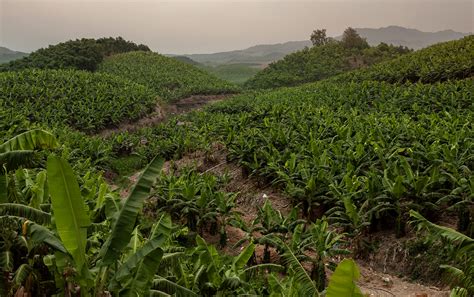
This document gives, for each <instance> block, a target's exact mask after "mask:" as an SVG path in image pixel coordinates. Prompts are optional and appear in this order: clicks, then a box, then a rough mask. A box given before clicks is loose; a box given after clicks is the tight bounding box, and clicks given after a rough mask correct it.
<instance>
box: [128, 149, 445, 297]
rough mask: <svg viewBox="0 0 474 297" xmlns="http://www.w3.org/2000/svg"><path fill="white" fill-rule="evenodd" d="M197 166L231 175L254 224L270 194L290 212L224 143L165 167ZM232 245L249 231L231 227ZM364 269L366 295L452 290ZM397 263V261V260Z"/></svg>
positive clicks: (429, 296) (241, 207)
mask: <svg viewBox="0 0 474 297" xmlns="http://www.w3.org/2000/svg"><path fill="white" fill-rule="evenodd" d="M188 166H195V167H196V168H197V170H198V171H199V172H201V173H213V174H215V175H223V174H228V175H229V177H230V181H229V183H228V184H227V185H226V187H225V189H224V190H225V191H229V192H239V193H240V194H239V197H238V200H237V206H236V209H237V210H238V211H240V212H241V213H242V214H243V216H242V219H243V220H244V221H245V222H247V223H250V222H251V221H252V220H253V219H255V217H256V216H257V207H258V206H262V205H263V203H264V202H265V199H266V197H268V199H269V200H270V201H271V203H272V205H273V206H274V207H275V208H276V209H278V210H280V211H281V212H282V213H283V214H287V213H289V211H290V210H291V205H290V204H289V199H288V197H287V196H286V195H285V194H284V193H282V192H281V191H280V190H278V189H276V188H275V187H273V186H271V185H264V184H262V183H261V181H259V180H258V179H256V178H253V177H248V176H246V175H245V174H243V173H242V169H241V167H239V166H238V165H236V164H234V163H232V162H228V161H227V160H226V150H225V148H224V147H223V146H222V145H214V146H213V150H212V153H211V154H209V153H205V152H201V151H198V152H194V153H192V154H189V155H186V156H184V157H183V158H181V159H179V160H177V161H167V162H166V163H165V165H164V168H163V170H164V171H165V172H167V173H168V172H170V171H172V170H179V169H180V168H183V167H188ZM139 175H140V172H138V173H136V174H134V175H132V176H130V178H129V180H130V184H134V183H135V182H136V181H137V179H138V176H139ZM128 191H129V190H128V189H124V190H122V192H121V196H122V197H126V196H127V195H128ZM227 233H228V240H229V242H228V244H227V247H226V248H224V249H223V250H222V251H223V252H224V253H227V254H230V255H237V254H238V253H239V252H240V249H238V248H233V245H234V244H235V243H237V242H238V241H239V240H240V239H242V238H244V237H245V232H244V231H242V230H240V229H239V228H234V227H230V226H229V227H228V228H227ZM204 237H205V239H206V241H208V242H209V243H211V244H215V245H218V243H219V235H215V236H210V235H208V234H206V236H204ZM256 253H257V258H261V257H262V254H263V247H257V249H256ZM273 257H276V258H277V257H278V256H277V254H276V253H272V258H273ZM357 262H358V266H359V269H360V272H361V279H360V280H359V282H358V284H359V286H360V288H361V290H362V291H363V292H364V294H367V296H370V297H386V296H387V297H389V296H397V297H445V296H446V297H447V296H449V291H447V290H443V289H440V288H437V287H433V286H425V285H422V284H419V283H413V282H410V281H408V280H405V279H403V278H400V277H398V276H395V275H392V274H389V273H386V272H384V271H382V270H381V269H379V268H380V267H379V265H374V263H369V262H368V261H357ZM394 264H395V265H396V263H394Z"/></svg>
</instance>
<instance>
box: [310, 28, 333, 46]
mask: <svg viewBox="0 0 474 297" xmlns="http://www.w3.org/2000/svg"><path fill="white" fill-rule="evenodd" d="M330 40H331V38H329V37H327V36H326V29H318V30H314V31H313V33H312V34H311V42H312V43H313V46H321V45H325V44H326V43H328V42H329V41H330Z"/></svg>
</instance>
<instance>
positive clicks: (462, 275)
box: [410, 210, 474, 296]
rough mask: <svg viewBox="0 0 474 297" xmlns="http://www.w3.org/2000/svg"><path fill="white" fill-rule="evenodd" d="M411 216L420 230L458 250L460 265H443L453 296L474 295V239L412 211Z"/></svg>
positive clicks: (457, 255) (457, 256)
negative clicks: (445, 241)
mask: <svg viewBox="0 0 474 297" xmlns="http://www.w3.org/2000/svg"><path fill="white" fill-rule="evenodd" d="M410 216H411V217H412V219H413V221H412V222H413V224H416V226H417V228H418V230H426V231H428V233H429V235H430V237H433V238H434V239H439V238H440V237H441V238H444V239H446V240H447V241H448V242H449V243H451V244H452V245H453V246H454V248H455V250H456V258H457V259H454V260H457V263H458V265H455V266H453V265H447V264H445V265H441V268H443V269H445V270H446V272H447V273H448V275H449V280H450V283H451V285H452V286H453V291H452V292H451V295H452V296H470V295H472V294H474V239H473V238H471V237H469V236H466V235H464V234H462V233H460V232H457V231H456V230H453V229H451V228H448V227H444V226H439V225H436V224H434V223H432V222H430V221H428V220H427V219H426V218H424V217H423V216H422V215H421V214H419V213H418V212H416V211H414V210H411V211H410Z"/></svg>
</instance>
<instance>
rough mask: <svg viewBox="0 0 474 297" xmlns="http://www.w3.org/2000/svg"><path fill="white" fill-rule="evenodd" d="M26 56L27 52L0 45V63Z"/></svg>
mask: <svg viewBox="0 0 474 297" xmlns="http://www.w3.org/2000/svg"><path fill="white" fill-rule="evenodd" d="M25 56H28V54H27V53H23V52H17V51H13V50H11V49H8V48H6V47H3V46H0V64H1V63H7V62H10V61H13V60H16V59H20V58H23V57H25Z"/></svg>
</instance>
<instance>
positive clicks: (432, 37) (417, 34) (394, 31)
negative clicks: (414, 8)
mask: <svg viewBox="0 0 474 297" xmlns="http://www.w3.org/2000/svg"><path fill="white" fill-rule="evenodd" d="M356 30H357V32H358V33H359V34H360V36H362V37H364V38H367V42H368V43H369V44H370V45H377V44H379V43H381V42H385V43H388V44H393V45H403V46H406V47H409V48H412V49H415V50H416V49H420V48H424V47H427V46H430V45H432V44H435V43H439V42H445V41H450V40H456V39H461V38H463V37H464V36H467V35H470V34H472V33H460V32H455V31H453V30H444V31H438V32H423V31H420V30H417V29H409V28H404V27H400V26H389V27H385V28H379V29H371V28H358V29H356ZM341 38H342V36H338V37H336V39H341Z"/></svg>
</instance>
